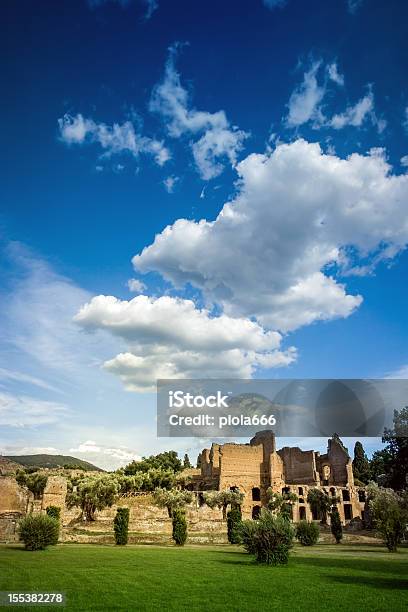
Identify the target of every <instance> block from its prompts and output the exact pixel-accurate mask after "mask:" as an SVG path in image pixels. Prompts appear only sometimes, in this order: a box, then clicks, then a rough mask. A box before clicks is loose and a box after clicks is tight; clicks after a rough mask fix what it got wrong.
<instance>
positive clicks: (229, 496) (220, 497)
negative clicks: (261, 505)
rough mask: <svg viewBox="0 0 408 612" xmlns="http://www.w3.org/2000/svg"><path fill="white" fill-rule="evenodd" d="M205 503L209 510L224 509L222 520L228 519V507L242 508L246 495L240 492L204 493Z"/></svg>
mask: <svg viewBox="0 0 408 612" xmlns="http://www.w3.org/2000/svg"><path fill="white" fill-rule="evenodd" d="M204 501H205V503H206V504H207V506H208V507H209V508H220V509H221V508H222V518H223V519H224V521H225V519H226V518H227V508H228V506H231V508H233V507H237V506H241V504H242V502H243V501H244V494H243V493H240V492H239V491H230V490H228V489H227V490H225V491H211V492H208V493H204Z"/></svg>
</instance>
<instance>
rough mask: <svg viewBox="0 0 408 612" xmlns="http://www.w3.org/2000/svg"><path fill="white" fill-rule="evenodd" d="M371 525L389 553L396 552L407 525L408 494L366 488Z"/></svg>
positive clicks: (371, 485)
mask: <svg viewBox="0 0 408 612" xmlns="http://www.w3.org/2000/svg"><path fill="white" fill-rule="evenodd" d="M367 489H368V495H369V507H370V510H371V513H372V518H373V524H374V526H375V528H376V529H377V531H378V533H379V534H380V535H381V536H382V537H383V539H384V542H385V545H386V546H387V548H388V550H389V551H390V552H395V551H396V550H397V546H398V544H400V543H401V541H402V539H403V537H404V534H405V533H406V529H407V525H408V493H407V492H404V493H401V494H400V493H396V492H395V491H393V490H392V489H383V488H382V487H378V486H377V485H375V484H370V485H369V486H368V487H367Z"/></svg>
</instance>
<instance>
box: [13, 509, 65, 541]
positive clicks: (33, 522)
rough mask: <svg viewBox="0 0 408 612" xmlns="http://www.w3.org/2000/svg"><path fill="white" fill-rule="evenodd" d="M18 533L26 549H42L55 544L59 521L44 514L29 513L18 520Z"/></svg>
mask: <svg viewBox="0 0 408 612" xmlns="http://www.w3.org/2000/svg"><path fill="white" fill-rule="evenodd" d="M19 533H20V540H21V541H23V542H24V544H25V548H26V550H43V549H44V548H46V547H47V546H51V545H54V544H57V542H58V535H59V522H58V520H57V519H55V518H52V517H51V516H47V515H46V514H29V515H28V516H26V517H25V518H23V519H22V520H21V521H20V524H19Z"/></svg>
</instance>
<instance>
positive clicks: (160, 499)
mask: <svg viewBox="0 0 408 612" xmlns="http://www.w3.org/2000/svg"><path fill="white" fill-rule="evenodd" d="M153 501H154V503H155V504H156V505H157V506H158V507H159V508H167V512H168V514H169V517H170V518H171V517H172V516H173V512H174V510H176V509H179V508H184V507H185V506H186V505H187V504H191V502H192V501H193V494H192V493H191V491H181V490H180V489H170V490H166V489H160V488H157V489H156V490H155V491H154V494H153Z"/></svg>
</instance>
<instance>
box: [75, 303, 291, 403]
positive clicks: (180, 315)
mask: <svg viewBox="0 0 408 612" xmlns="http://www.w3.org/2000/svg"><path fill="white" fill-rule="evenodd" d="M74 320H75V322H76V323H78V324H79V325H80V326H81V327H82V328H83V329H86V330H88V331H93V330H97V329H98V330H100V329H103V330H107V331H110V332H111V333H112V334H113V335H114V336H117V337H119V338H121V339H122V340H125V341H126V343H127V346H128V351H127V352H125V353H120V354H118V355H117V356H116V357H115V358H113V359H111V360H108V361H106V362H105V364H104V367H105V368H106V369H107V370H108V371H110V372H112V373H115V374H117V375H118V376H119V377H120V378H121V380H122V381H123V382H124V384H125V386H126V388H128V389H129V390H132V391H148V390H152V389H153V388H154V387H153V385H154V384H155V381H156V379H157V378H198V377H203V378H206V377H207V378H214V377H215V378H217V377H230V378H250V377H251V376H252V374H253V373H254V372H255V370H256V368H257V367H259V368H271V367H278V366H282V365H288V364H289V363H291V362H292V361H294V359H295V358H296V351H295V349H294V348H293V347H291V348H289V349H288V350H287V351H281V350H280V344H281V335H280V334H279V333H277V332H274V331H265V330H264V329H263V328H262V327H261V326H260V325H259V324H258V323H256V322H254V321H251V320H250V319H245V318H231V317H229V316H227V315H220V316H211V313H210V312H209V311H208V310H206V309H201V310H200V309H198V308H196V306H195V304H194V302H192V301H191V300H186V299H182V298H176V297H169V296H162V297H159V298H152V297H148V296H145V295H139V296H137V297H135V298H134V299H133V300H130V301H122V300H118V299H117V298H115V297H113V296H104V295H99V296H96V297H94V298H93V299H92V300H91V301H90V302H88V303H87V304H85V305H84V306H83V307H82V308H81V309H80V311H79V312H78V314H77V315H76V316H75V319H74Z"/></svg>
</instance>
